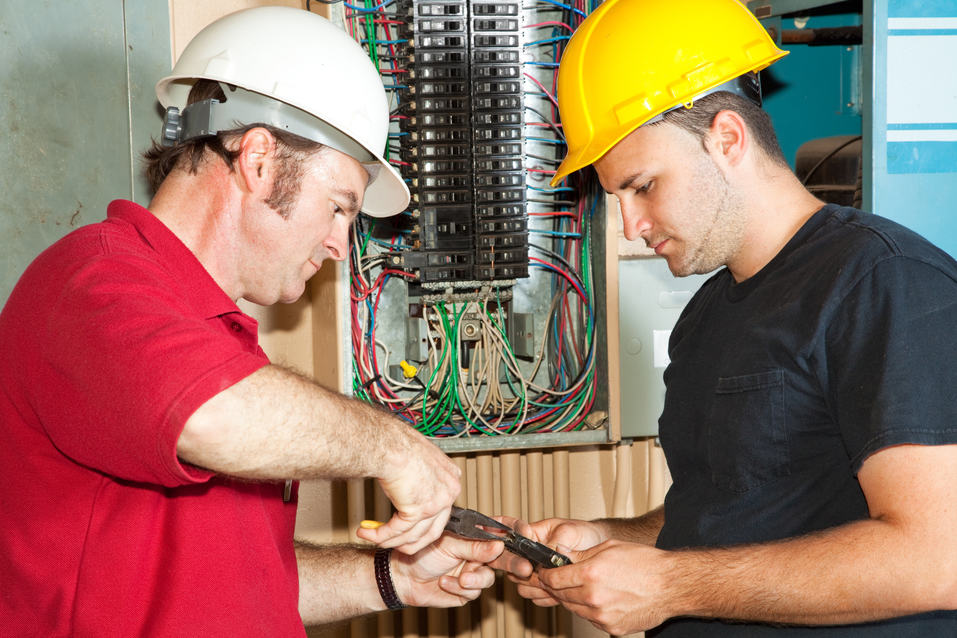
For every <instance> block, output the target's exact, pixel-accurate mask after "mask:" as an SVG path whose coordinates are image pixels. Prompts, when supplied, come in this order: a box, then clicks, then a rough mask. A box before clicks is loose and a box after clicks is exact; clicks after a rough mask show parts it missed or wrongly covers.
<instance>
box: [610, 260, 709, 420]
mask: <svg viewBox="0 0 957 638" xmlns="http://www.w3.org/2000/svg"><path fill="white" fill-rule="evenodd" d="M708 276H709V275H692V276H690V277H681V278H677V277H675V276H674V275H672V274H671V271H669V270H668V264H667V262H666V261H665V260H664V259H661V258H659V257H649V258H642V259H631V260H623V261H621V262H620V263H619V266H618V277H619V281H618V291H619V317H620V319H621V323H620V328H619V330H620V339H621V402H620V403H621V437H622V438H623V439H625V438H633V437H646V436H656V435H657V434H658V416H659V415H660V414H661V409H662V408H663V407H664V396H665V385H664V380H663V378H662V375H663V374H664V364H665V363H666V362H667V338H668V336H669V335H670V333H671V329H672V328H673V327H674V324H675V321H677V319H678V316H679V315H680V314H681V311H682V310H683V309H684V307H685V304H687V302H688V300H689V299H691V296H692V294H693V293H694V292H695V291H696V290H697V289H698V287H699V286H700V285H701V284H702V283H703V282H704V280H705V279H707V278H708Z"/></svg>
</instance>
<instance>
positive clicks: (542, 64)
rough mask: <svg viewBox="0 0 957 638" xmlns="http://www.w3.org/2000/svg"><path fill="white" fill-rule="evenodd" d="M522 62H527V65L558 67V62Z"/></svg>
mask: <svg viewBox="0 0 957 638" xmlns="http://www.w3.org/2000/svg"><path fill="white" fill-rule="evenodd" d="M522 64H527V65H528V66H544V67H548V68H550V69H557V68H558V62H522Z"/></svg>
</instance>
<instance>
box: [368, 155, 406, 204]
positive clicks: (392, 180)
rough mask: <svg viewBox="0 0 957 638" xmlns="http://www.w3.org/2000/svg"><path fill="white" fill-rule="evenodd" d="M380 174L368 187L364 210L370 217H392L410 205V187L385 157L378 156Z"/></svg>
mask: <svg viewBox="0 0 957 638" xmlns="http://www.w3.org/2000/svg"><path fill="white" fill-rule="evenodd" d="M376 161H377V164H376V165H377V166H378V167H379V171H378V174H377V175H376V176H375V178H374V179H373V180H372V183H370V184H369V185H368V186H367V187H366V192H365V197H363V199H362V212H363V213H365V214H366V215H369V216H370V217H391V216H393V215H397V214H399V213H401V212H402V211H404V210H405V209H406V208H408V207H409V201H410V195H409V187H408V186H407V185H406V183H405V180H404V179H402V176H401V175H400V174H399V171H397V170H396V169H395V168H394V167H393V166H392V165H391V164H389V162H388V161H386V159H385V158H382V157H378V156H377V157H376Z"/></svg>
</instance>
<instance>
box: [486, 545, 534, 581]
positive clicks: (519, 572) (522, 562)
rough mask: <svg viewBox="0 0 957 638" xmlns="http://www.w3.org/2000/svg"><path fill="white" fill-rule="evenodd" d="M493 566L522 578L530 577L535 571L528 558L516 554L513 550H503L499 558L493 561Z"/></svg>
mask: <svg viewBox="0 0 957 638" xmlns="http://www.w3.org/2000/svg"><path fill="white" fill-rule="evenodd" d="M492 567H494V568H495V569H502V570H505V571H506V572H508V573H510V574H514V575H515V576H518V577H519V578H522V579H527V578H529V577H530V576H531V575H532V574H533V573H534V571H535V568H534V566H533V565H532V564H531V563H530V562H529V561H528V560H526V559H524V558H522V557H521V556H516V555H515V554H513V553H512V552H502V554H501V555H500V556H499V557H498V558H496V559H495V560H494V561H492Z"/></svg>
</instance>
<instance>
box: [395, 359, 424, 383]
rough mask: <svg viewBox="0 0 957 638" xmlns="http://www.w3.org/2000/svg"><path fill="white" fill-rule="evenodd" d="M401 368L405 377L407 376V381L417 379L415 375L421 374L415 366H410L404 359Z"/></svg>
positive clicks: (400, 363) (400, 364)
mask: <svg viewBox="0 0 957 638" xmlns="http://www.w3.org/2000/svg"><path fill="white" fill-rule="evenodd" d="M399 366H401V367H402V374H403V376H405V378H406V379H412V378H414V377H415V375H417V374H418V373H419V369H418V368H416V367H415V366H414V365H412V364H410V363H409V362H408V361H406V360H404V359H403V360H402V361H400V362H399Z"/></svg>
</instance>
